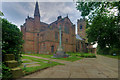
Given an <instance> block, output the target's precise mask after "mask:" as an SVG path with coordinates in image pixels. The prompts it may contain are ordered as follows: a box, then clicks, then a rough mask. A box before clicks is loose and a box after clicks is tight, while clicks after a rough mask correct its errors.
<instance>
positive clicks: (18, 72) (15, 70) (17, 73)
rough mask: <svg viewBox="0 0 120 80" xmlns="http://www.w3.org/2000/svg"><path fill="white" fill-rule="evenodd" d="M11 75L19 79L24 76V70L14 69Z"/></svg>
mask: <svg viewBox="0 0 120 80" xmlns="http://www.w3.org/2000/svg"><path fill="white" fill-rule="evenodd" d="M11 73H12V77H13V78H19V77H21V76H22V75H23V72H22V69H21V68H19V67H16V68H12V69H11Z"/></svg>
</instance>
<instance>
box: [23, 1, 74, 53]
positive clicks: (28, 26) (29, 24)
mask: <svg viewBox="0 0 120 80" xmlns="http://www.w3.org/2000/svg"><path fill="white" fill-rule="evenodd" d="M40 17H41V16H40V12H39V5H38V2H36V5H35V11H34V18H32V17H29V16H28V17H27V18H26V20H25V23H24V24H23V25H22V26H21V31H22V33H23V40H24V45H23V51H24V52H25V53H38V54H53V53H55V52H56V50H57V48H58V46H59V26H61V30H62V46H63V49H64V51H65V52H76V34H75V25H74V24H73V23H72V22H71V21H70V19H69V17H68V16H66V17H64V18H62V16H58V17H57V20H56V21H54V22H52V23H51V24H47V23H44V22H41V20H40Z"/></svg>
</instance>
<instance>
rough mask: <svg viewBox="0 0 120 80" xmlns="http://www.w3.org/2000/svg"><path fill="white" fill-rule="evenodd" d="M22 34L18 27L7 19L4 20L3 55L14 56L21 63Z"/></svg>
mask: <svg viewBox="0 0 120 80" xmlns="http://www.w3.org/2000/svg"><path fill="white" fill-rule="evenodd" d="M22 44H23V40H22V33H21V31H20V30H19V28H17V26H16V25H14V24H11V23H10V22H8V21H7V20H6V19H2V55H3V61H4V54H14V55H15V59H16V60H17V61H18V62H21V60H20V57H21V53H22V51H21V49H22Z"/></svg>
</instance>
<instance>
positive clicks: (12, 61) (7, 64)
mask: <svg viewBox="0 0 120 80" xmlns="http://www.w3.org/2000/svg"><path fill="white" fill-rule="evenodd" d="M5 64H6V66H8V67H9V68H15V67H17V66H18V62H17V61H15V60H11V61H5Z"/></svg>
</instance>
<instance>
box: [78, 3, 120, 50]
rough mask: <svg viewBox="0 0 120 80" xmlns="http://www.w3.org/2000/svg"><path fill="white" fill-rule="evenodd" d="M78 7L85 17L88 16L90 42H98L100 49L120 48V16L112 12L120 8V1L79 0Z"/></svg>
mask: <svg viewBox="0 0 120 80" xmlns="http://www.w3.org/2000/svg"><path fill="white" fill-rule="evenodd" d="M77 9H78V10H79V11H80V12H81V14H82V16H83V18H85V17H86V16H88V19H87V21H88V23H87V37H88V41H89V43H93V44H94V43H96V42H97V43H98V46H99V49H102V50H106V49H105V48H109V49H107V50H108V51H110V49H113V48H117V49H114V50H118V49H119V45H120V44H119V43H120V38H119V36H120V33H119V31H120V23H119V21H120V17H119V12H118V15H117V16H115V15H114V13H112V14H111V13H110V12H111V10H112V9H117V10H118V11H119V10H120V2H112V3H111V2H79V1H78V2H77ZM111 52H112V51H111Z"/></svg>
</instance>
